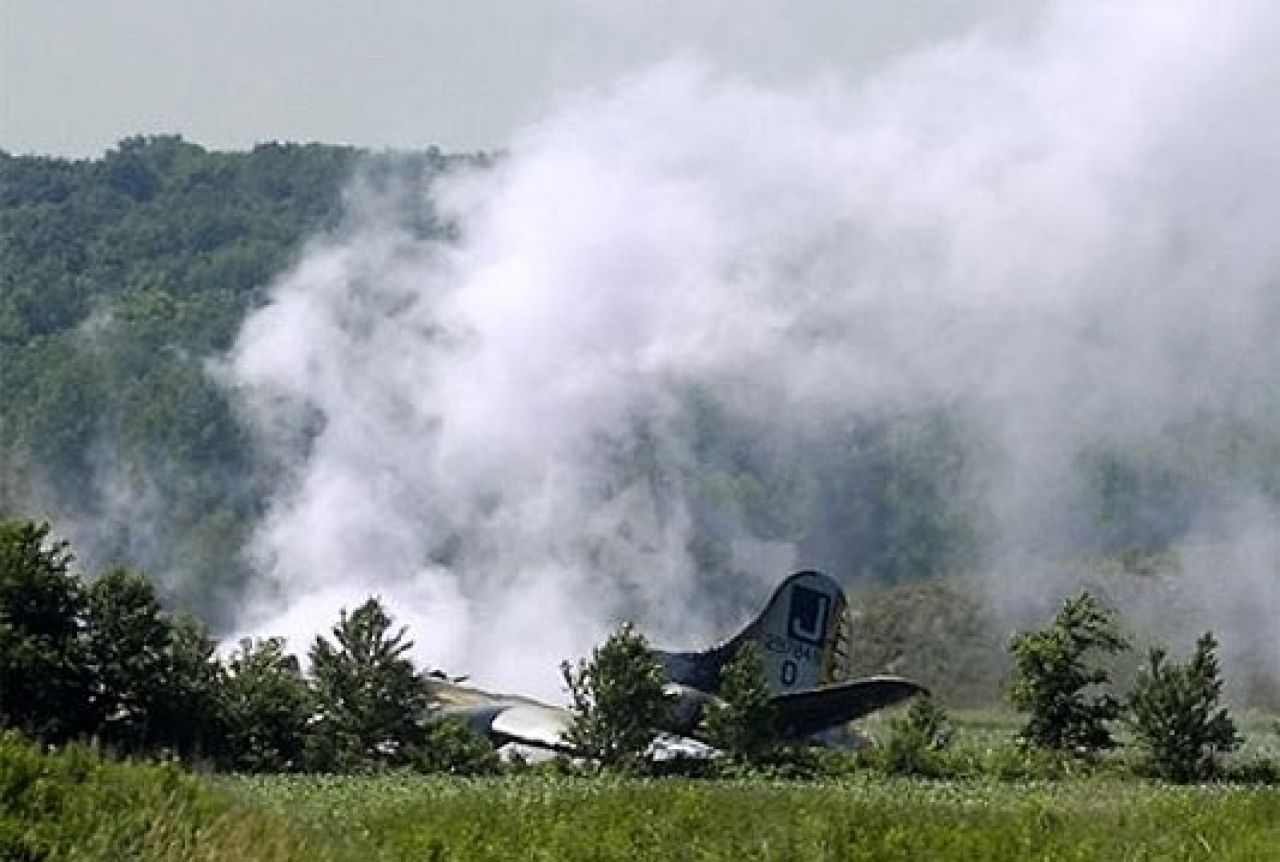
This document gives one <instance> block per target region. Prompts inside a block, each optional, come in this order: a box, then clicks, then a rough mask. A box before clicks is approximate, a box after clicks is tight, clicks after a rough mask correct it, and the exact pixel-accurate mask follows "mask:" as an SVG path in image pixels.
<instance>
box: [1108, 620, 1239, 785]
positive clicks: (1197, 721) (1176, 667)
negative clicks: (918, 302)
mask: <svg viewBox="0 0 1280 862" xmlns="http://www.w3.org/2000/svg"><path fill="white" fill-rule="evenodd" d="M1217 648H1218V643H1217V641H1216V640H1215V639H1214V637H1213V633H1212V632H1205V633H1204V634H1203V635H1202V636H1201V637H1200V639H1199V640H1198V641H1196V649H1195V653H1194V654H1193V655H1192V657H1191V660H1190V661H1188V662H1187V663H1186V664H1181V665H1180V664H1177V663H1173V662H1169V663H1166V661H1165V660H1166V658H1167V654H1166V653H1165V651H1164V650H1163V649H1160V648H1159V647H1153V648H1152V649H1151V652H1150V656H1149V659H1150V664H1149V666H1148V668H1147V669H1146V671H1145V672H1144V673H1143V674H1142V675H1141V676H1139V678H1138V682H1137V685H1136V686H1135V687H1134V690H1133V693H1132V694H1131V695H1130V696H1129V704H1128V705H1129V726H1130V727H1131V728H1132V730H1133V733H1134V736H1135V737H1136V738H1137V743H1138V745H1139V746H1140V747H1141V748H1142V749H1143V751H1144V754H1145V759H1146V765H1147V768H1148V769H1149V770H1150V771H1151V772H1152V773H1154V774H1155V775H1157V776H1159V777H1161V778H1166V779H1168V780H1170V781H1176V782H1179V783H1187V782H1192V781H1203V780H1205V779H1208V778H1212V777H1213V776H1214V775H1215V774H1216V773H1217V770H1218V754H1219V753H1220V752H1226V751H1232V750H1234V749H1235V748H1237V747H1238V746H1239V745H1240V737H1239V736H1238V735H1237V733H1236V726H1235V722H1234V721H1232V720H1231V716H1230V715H1229V714H1228V713H1227V710H1226V708H1225V707H1220V706H1219V705H1218V702H1219V699H1220V697H1221V695H1222V677H1221V675H1220V673H1219V670H1218V659H1217V656H1216V654H1215V653H1216V650H1217Z"/></svg>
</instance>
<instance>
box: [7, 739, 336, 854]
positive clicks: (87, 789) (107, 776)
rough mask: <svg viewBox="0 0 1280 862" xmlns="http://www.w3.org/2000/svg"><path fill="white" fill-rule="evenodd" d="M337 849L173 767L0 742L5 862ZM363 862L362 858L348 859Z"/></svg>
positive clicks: (77, 750)
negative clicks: (8, 861) (14, 861)
mask: <svg viewBox="0 0 1280 862" xmlns="http://www.w3.org/2000/svg"><path fill="white" fill-rule="evenodd" d="M334 847H335V845H334V844H333V842H332V841H331V840H330V839H329V838H327V837H325V838H321V836H319V835H315V834H310V833H308V832H307V830H305V829H304V828H302V827H300V826H299V825H298V824H296V823H293V822H291V821H290V820H289V819H288V818H287V817H286V816H284V815H281V814H279V813H276V812H272V811H269V810H265V809H261V808H257V809H255V808H254V807H250V806H248V805H246V804H244V803H242V802H238V801H236V800H235V799H233V798H232V797H231V795H230V794H228V793H227V792H225V791H224V790H221V789H219V788H215V787H213V786H211V785H209V784H208V783H206V782H205V781H204V780H202V779H200V778H199V777H197V776H194V775H191V774H189V773H187V772H184V771H183V770H182V769H181V768H180V767H178V766H176V765H173V764H144V763H128V762H125V763H121V762H114V761H111V760H109V759H106V758H103V757H101V756H100V755H98V754H97V753H95V752H93V751H91V750H89V749H88V748H85V747H83V746H69V747H67V748H65V749H62V750H59V751H43V750H41V748H40V747H39V746H38V745H36V744H35V743H31V742H28V741H26V740H24V739H22V738H20V737H18V736H17V735H15V734H11V733H5V734H0V859H4V860H18V862H37V860H39V862H44V860H49V862H55V860H73V859H74V860H99V859H100V860H143V862H149V860H157V862H159V860H174V862H185V860H191V862H198V860H215V859H218V860H222V859H260V860H278V859H279V860H283V859H330V858H338V855H337V853H336V850H335V849H334ZM351 858H357V857H354V856H353V857H351Z"/></svg>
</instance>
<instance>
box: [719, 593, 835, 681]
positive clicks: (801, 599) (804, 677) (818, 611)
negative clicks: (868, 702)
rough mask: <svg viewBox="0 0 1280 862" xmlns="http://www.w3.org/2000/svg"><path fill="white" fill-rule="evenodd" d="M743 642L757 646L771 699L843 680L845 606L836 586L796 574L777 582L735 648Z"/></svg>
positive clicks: (737, 640)
mask: <svg viewBox="0 0 1280 862" xmlns="http://www.w3.org/2000/svg"><path fill="white" fill-rule="evenodd" d="M745 638H751V639H753V640H755V641H756V643H757V644H758V645H759V647H760V654H761V656H762V657H763V659H764V667H765V677H766V679H767V680H768V682H769V690H770V691H771V692H772V693H773V694H775V695H777V694H785V693H787V692H794V691H807V690H809V689H814V688H821V687H822V686H827V685H834V684H835V683H839V682H843V681H844V680H846V679H848V678H849V649H850V643H851V641H852V623H851V621H850V618H849V603H848V602H847V601H846V599H845V596H844V590H842V589H841V588H840V585H839V584H837V583H836V582H835V581H834V580H833V579H832V578H830V577H829V576H827V575H824V574H822V573H821V572H813V571H806V572H797V573H796V574H794V575H792V576H791V577H789V578H787V579H786V580H785V581H783V582H782V584H781V585H780V586H779V587H778V588H777V589H776V590H774V592H773V595H772V596H771V597H770V598H769V602H768V604H766V605H765V608H764V611H763V612H761V614H760V616H759V617H757V618H756V620H755V622H753V623H752V624H751V625H749V626H748V627H747V628H746V629H745V630H744V631H743V632H742V633H741V634H739V635H738V636H737V637H736V638H734V642H735V645H736V644H737V643H739V642H741V641H742V640H743V639H745Z"/></svg>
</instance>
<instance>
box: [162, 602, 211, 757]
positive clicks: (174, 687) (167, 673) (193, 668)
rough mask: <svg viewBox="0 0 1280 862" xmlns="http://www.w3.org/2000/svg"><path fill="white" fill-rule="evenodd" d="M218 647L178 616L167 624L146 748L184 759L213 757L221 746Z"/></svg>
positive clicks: (188, 620) (203, 630)
mask: <svg viewBox="0 0 1280 862" xmlns="http://www.w3.org/2000/svg"><path fill="white" fill-rule="evenodd" d="M217 647H218V643H217V641H215V640H214V639H213V638H212V637H210V636H209V631H208V629H206V628H205V626H204V625H203V624H202V623H200V622H199V621H198V620H196V619H195V618H194V617H192V616H189V615H187V614H180V615H179V616H178V617H177V618H176V619H174V620H173V621H172V622H171V624H170V629H169V642H168V644H166V646H165V653H164V684H163V685H162V686H161V688H160V690H159V691H158V692H157V694H156V700H155V702H154V704H153V708H152V714H151V726H150V741H151V745H153V746H162V747H166V748H169V749H171V750H172V751H174V752H175V753H177V754H181V755H183V756H186V757H193V756H199V755H213V754H216V753H217V750H218V749H219V748H220V747H221V744H222V743H221V722H220V718H219V709H218V705H219V698H220V695H221V687H222V678H223V670H222V664H221V662H219V661H218V657H217V654H216V651H217Z"/></svg>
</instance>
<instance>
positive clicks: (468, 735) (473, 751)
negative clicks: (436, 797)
mask: <svg viewBox="0 0 1280 862" xmlns="http://www.w3.org/2000/svg"><path fill="white" fill-rule="evenodd" d="M414 767H415V768H416V769H418V770H419V771H422V772H443V773H446V774H448V775H496V774H497V773H498V772H500V771H501V769H502V763H501V761H500V760H499V758H498V751H497V749H495V748H494V747H493V743H491V742H490V741H489V740H488V738H486V737H484V736H481V735H480V734H478V733H476V732H475V731H474V730H472V729H471V728H469V727H467V725H466V723H465V722H463V721H461V720H460V719H456V718H446V719H443V720H441V721H437V722H435V723H433V724H432V725H431V726H429V727H428V728H427V732H426V738H425V739H424V740H423V742H422V745H421V747H420V749H419V754H418V758H417V761H416V762H415V763H414Z"/></svg>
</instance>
